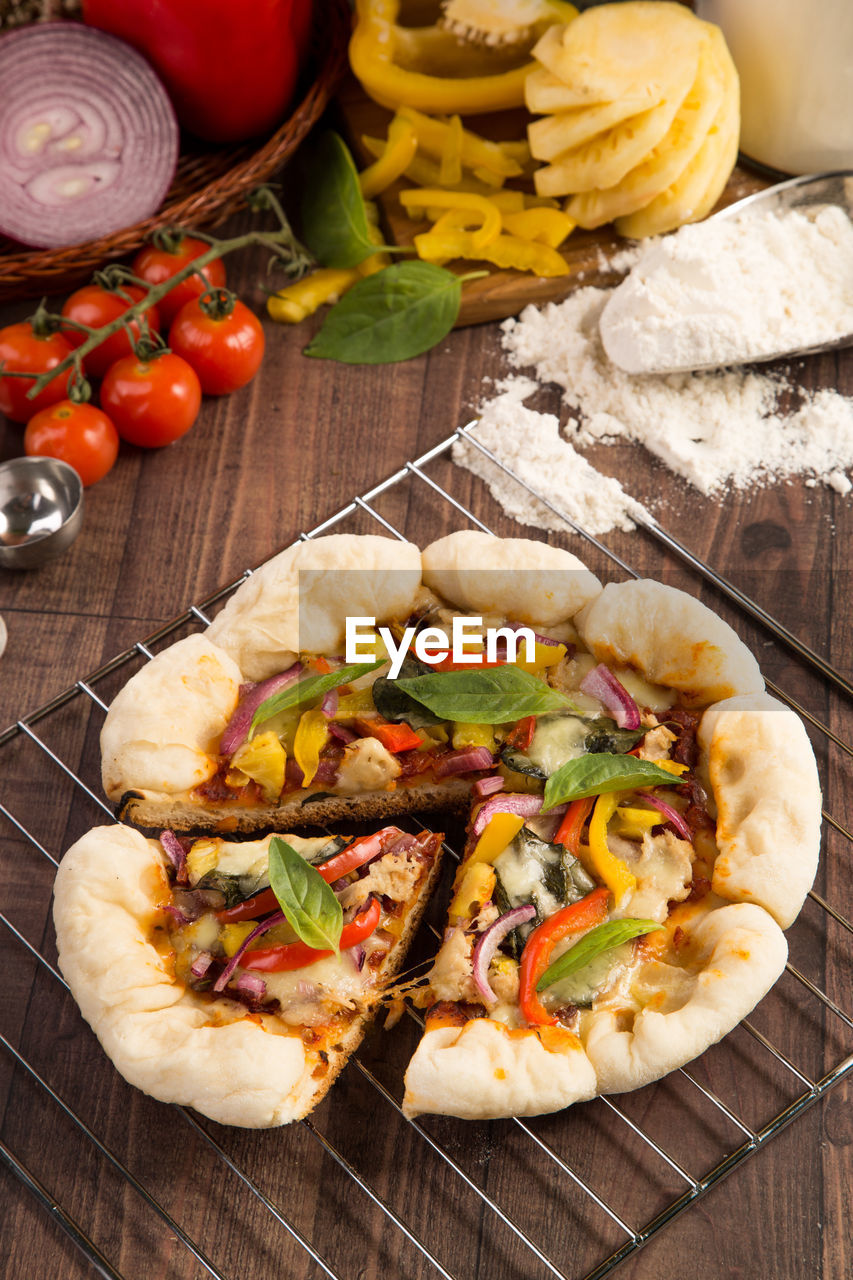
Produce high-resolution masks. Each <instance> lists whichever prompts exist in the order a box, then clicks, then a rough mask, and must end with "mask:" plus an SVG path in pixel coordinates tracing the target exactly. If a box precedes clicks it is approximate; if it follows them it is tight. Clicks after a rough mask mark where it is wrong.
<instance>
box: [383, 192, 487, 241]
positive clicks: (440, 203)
mask: <svg viewBox="0 0 853 1280" xmlns="http://www.w3.org/2000/svg"><path fill="white" fill-rule="evenodd" d="M400 203H401V204H402V206H403V208H404V209H405V210H406V212H407V213H408V212H412V211H414V210H415V209H427V208H436V209H465V210H466V211H467V210H470V211H471V212H472V213H476V214H479V215H480V217H481V225H480V227H479V228H478V229H477V230H476V231H472V232H470V233H469V239H470V241H471V247H472V249H473V250H474V252H477V251H478V250H480V249H484V248H485V247H486V245H487V244H491V242H492V241H493V240H496V239H497V237H498V236H499V235H500V230H501V211H500V209H496V208H495V206H494V205H493V204H492V202H491V200H490V199H489V198H488V196H478V195H474V194H473V193H472V192H469V191H442V190H441V188H440V187H418V188H415V189H414V190H411V191H401V192H400Z"/></svg>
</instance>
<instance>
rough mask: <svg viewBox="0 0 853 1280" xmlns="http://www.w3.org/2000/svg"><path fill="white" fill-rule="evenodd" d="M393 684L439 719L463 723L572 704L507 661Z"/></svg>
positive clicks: (538, 712)
mask: <svg viewBox="0 0 853 1280" xmlns="http://www.w3.org/2000/svg"><path fill="white" fill-rule="evenodd" d="M397 687H398V688H399V689H402V691H403V692H404V693H407V694H409V695H410V696H411V697H412V698H414V699H415V701H416V702H419V703H421V705H422V706H424V707H426V708H427V709H428V710H430V711H432V712H433V714H434V715H437V716H440V717H441V719H442V720H461V721H464V722H465V723H467V724H506V723H507V722H509V721H512V720H521V719H523V718H524V716H538V715H545V714H546V713H547V712H549V711H564V710H565V709H566V707H571V705H572V704H571V702H570V700H569V699H568V698H567V697H566V696H565V694H562V693H559V692H558V691H557V690H556V689H552V688H551V687H550V685H547V684H545V682H544V680H539V679H538V678H537V677H536V676H534V675H531V674H530V672H529V671H523V670H522V669H521V667H514V666H511V665H509V664H507V665H506V666H503V667H490V668H488V669H487V670H472V671H436V672H434V673H433V674H432V675H424V676H415V677H414V678H413V679H411V680H403V679H400V678H399V677H398V679H397Z"/></svg>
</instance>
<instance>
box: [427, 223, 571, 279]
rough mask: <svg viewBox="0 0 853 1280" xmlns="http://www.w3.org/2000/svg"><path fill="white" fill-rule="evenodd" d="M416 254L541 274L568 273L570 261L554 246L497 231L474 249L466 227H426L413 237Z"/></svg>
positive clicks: (547, 276)
mask: <svg viewBox="0 0 853 1280" xmlns="http://www.w3.org/2000/svg"><path fill="white" fill-rule="evenodd" d="M414 244H415V248H416V249H417V252H418V257H420V258H423V260H424V262H436V263H438V264H439V265H441V264H442V263H444V262H448V261H449V260H450V259H451V258H474V259H477V260H480V261H483V262H492V263H494V265H495V266H496V267H505V268H515V270H517V271H532V272H533V273H534V274H535V275H537V276H539V277H541V278H550V277H553V276H565V275H568V274H569V269H570V268H569V264H568V263H567V262H566V260H565V258H561V257H560V255H559V253H557V250H556V249H552V248H551V247H550V246H549V245H547V244H536V243H535V242H534V241H532V240H520V239H519V238H518V236H507V235H499V236H498V237H497V238H496V239H495V240H491V241H490V242H489V243H488V244H487V245H486V246H485V247H484V248H481V249H476V248H475V247H474V245H473V244H472V238H471V233H470V232H468V231H440V232H435V231H425V232H423V234H422V235H419V236H415V237H414Z"/></svg>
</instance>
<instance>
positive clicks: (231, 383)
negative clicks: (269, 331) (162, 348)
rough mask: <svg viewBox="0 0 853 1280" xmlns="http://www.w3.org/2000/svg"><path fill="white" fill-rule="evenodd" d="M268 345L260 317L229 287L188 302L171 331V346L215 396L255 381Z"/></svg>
mask: <svg viewBox="0 0 853 1280" xmlns="http://www.w3.org/2000/svg"><path fill="white" fill-rule="evenodd" d="M264 345H265V343H264V331H263V329H262V328H261V323H260V321H259V320H258V318H257V316H256V315H255V314H254V313H253V312H251V311H250V310H249V308H248V307H247V306H246V305H245V303H243V302H240V301H239V299H237V298H235V297H234V294H233V293H229V292H228V291H227V290H226V289H216V290H213V291H211V292H210V293H208V294H205V295H204V296H203V297H201V298H195V299H193V301H192V302H186V303H184V305H183V306H182V307H181V309H180V311H179V312H178V314H177V315H176V316H175V318H174V320H173V321H172V327H171V328H170V330H169V346H170V348H171V349H172V351H174V352H175V353H176V354H177V355H180V356H183V358H184V359H185V360H186V361H187V363H188V364H191V365H192V367H193V368H194V369H195V371H196V373H197V374H198V379H199V382H200V383H201V389H202V391H204V392H205V393H206V394H207V395H209V396H222V395H226V394H227V393H228V392H229V391H236V390H237V388H238V387H243V386H245V385H246V383H247V382H251V380H252V378H254V376H255V374H256V373H257V372H258V366H259V365H260V363H261V360H262V359H263V355H264Z"/></svg>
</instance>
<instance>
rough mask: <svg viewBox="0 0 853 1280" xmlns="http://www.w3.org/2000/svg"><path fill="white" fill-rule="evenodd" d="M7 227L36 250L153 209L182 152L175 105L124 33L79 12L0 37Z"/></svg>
mask: <svg viewBox="0 0 853 1280" xmlns="http://www.w3.org/2000/svg"><path fill="white" fill-rule="evenodd" d="M0 85H2V86H3V91H2V94H0V232H3V233H4V234H5V235H7V236H11V237H12V239H13V240H18V241H20V242H21V243H22V244H26V245H34V246H36V247H37V248H41V249H52V248H56V247H59V246H61V245H71V244H82V243H84V242H85V241H87V240H96V239H98V238H99V237H100V236H103V235H107V234H109V233H110V232H112V231H120V230H122V228H124V227H129V226H132V225H133V224H134V223H136V222H140V221H142V219H144V218H147V217H149V216H150V215H151V214H152V213H154V211H155V210H156V209H157V208H158V207H159V205H160V204H161V202H162V200H163V197H164V196H165V194H166V192H167V191H168V189H169V185H170V183H171V181H172V177H173V175H174V172H175V166H176V164H177V160H178V141H179V140H178V125H177V121H176V120H175V113H174V111H173V110H172V104H171V103H170V101H169V98H168V95H167V94H166V90H165V89H164V88H163V86H162V84H161V83H160V81H159V79H158V78H157V76H156V74H155V72H154V71H153V70H152V68H151V67H150V66H149V65H148V63H147V62H146V61H145V59H144V58H143V57H141V56H140V54H138V53H137V52H136V50H135V49H131V47H130V45H127V44H125V43H124V41H123V40H116V39H115V37H114V36H108V35H106V34H104V32H102V31H94V30H92V29H91V28H90V27H84V26H82V25H80V24H79V23H76V22H47V23H43V24H38V25H33V26H28V27H22V28H19V29H17V30H15V31H10V32H8V33H7V34H6V35H4V36H2V38H0Z"/></svg>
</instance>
